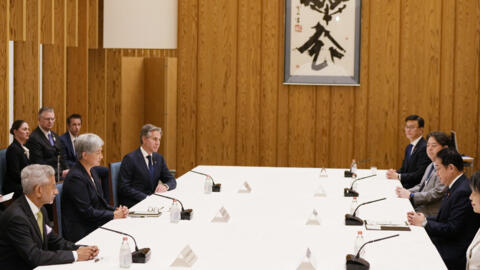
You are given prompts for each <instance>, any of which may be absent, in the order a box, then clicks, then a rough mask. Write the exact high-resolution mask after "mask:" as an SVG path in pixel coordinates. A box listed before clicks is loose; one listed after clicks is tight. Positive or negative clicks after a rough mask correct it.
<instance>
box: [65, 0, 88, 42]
mask: <svg viewBox="0 0 480 270" xmlns="http://www.w3.org/2000/svg"><path fill="white" fill-rule="evenodd" d="M66 1H67V46H69V47H76V46H78V35H79V33H78V31H79V30H78V28H79V18H78V16H79V15H78V5H79V1H78V0H66ZM82 2H85V0H82V1H80V4H81V3H82Z"/></svg>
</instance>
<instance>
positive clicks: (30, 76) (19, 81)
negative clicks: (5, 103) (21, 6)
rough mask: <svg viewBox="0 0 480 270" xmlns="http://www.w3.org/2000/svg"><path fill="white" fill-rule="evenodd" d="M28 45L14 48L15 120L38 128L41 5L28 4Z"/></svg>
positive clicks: (36, 1)
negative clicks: (23, 121)
mask: <svg viewBox="0 0 480 270" xmlns="http://www.w3.org/2000/svg"><path fill="white" fill-rule="evenodd" d="M26 17H27V36H26V40H27V41H15V44H14V46H15V47H14V74H15V77H14V80H13V87H14V119H22V120H25V121H27V122H28V123H29V124H30V126H31V128H32V129H33V128H35V127H36V126H37V112H38V109H39V107H40V105H41V104H40V42H39V41H40V40H39V35H40V2H39V0H30V1H28V2H27V13H26Z"/></svg>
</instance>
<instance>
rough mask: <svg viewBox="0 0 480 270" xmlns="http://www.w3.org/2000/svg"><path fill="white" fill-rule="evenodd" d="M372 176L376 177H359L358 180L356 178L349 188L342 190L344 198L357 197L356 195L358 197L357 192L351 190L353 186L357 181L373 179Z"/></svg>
mask: <svg viewBox="0 0 480 270" xmlns="http://www.w3.org/2000/svg"><path fill="white" fill-rule="evenodd" d="M374 176H376V174H372V175H368V176H364V177H360V178H357V179H355V180H353V182H352V185H351V186H350V188H345V189H344V190H343V196H344V197H358V195H359V194H358V192H357V191H355V190H353V184H355V182H357V181H358V180H363V179H367V178H370V177H374Z"/></svg>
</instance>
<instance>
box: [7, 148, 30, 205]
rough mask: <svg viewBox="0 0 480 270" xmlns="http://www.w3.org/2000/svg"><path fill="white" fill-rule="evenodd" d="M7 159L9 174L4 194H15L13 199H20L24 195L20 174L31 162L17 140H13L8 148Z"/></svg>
mask: <svg viewBox="0 0 480 270" xmlns="http://www.w3.org/2000/svg"><path fill="white" fill-rule="evenodd" d="M6 159H7V173H6V179H5V182H4V183H3V192H4V193H5V194H8V193H10V192H14V195H13V197H14V198H18V197H20V196H22V195H23V188H22V181H21V177H20V173H21V171H22V169H23V168H25V167H26V166H28V165H29V164H30V161H29V160H28V158H27V156H26V155H25V150H24V149H23V148H22V146H21V144H20V143H19V142H18V141H17V140H15V139H13V142H12V144H10V146H8V148H7V154H6Z"/></svg>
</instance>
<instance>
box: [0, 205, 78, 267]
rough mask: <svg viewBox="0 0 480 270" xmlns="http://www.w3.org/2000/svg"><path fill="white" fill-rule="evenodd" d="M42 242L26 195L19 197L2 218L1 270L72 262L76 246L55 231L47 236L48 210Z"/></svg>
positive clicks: (0, 241) (45, 213)
mask: <svg viewBox="0 0 480 270" xmlns="http://www.w3.org/2000/svg"><path fill="white" fill-rule="evenodd" d="M40 210H41V211H42V214H43V221H44V222H43V232H44V234H43V235H44V237H43V239H42V237H41V234H40V229H39V228H38V225H37V220H36V219H35V217H34V216H33V212H32V210H31V208H30V206H29V205H28V202H27V200H26V198H25V196H21V197H20V198H18V199H17V200H16V201H15V202H14V203H13V204H12V205H10V207H9V208H8V209H7V210H6V211H5V212H4V213H3V215H2V216H1V217H0V269H2V270H7V269H15V270H18V269H32V268H35V267H37V266H40V265H52V264H62V263H72V262H73V261H74V257H73V253H72V250H76V249H78V247H79V246H76V245H75V244H74V243H72V242H69V241H66V240H64V239H63V238H62V237H60V236H58V235H57V234H56V233H55V232H54V231H53V230H52V231H51V232H50V233H49V234H48V235H47V228H46V226H45V223H46V222H47V221H48V218H47V212H46V211H45V208H44V207H42V208H41V209H40Z"/></svg>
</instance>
